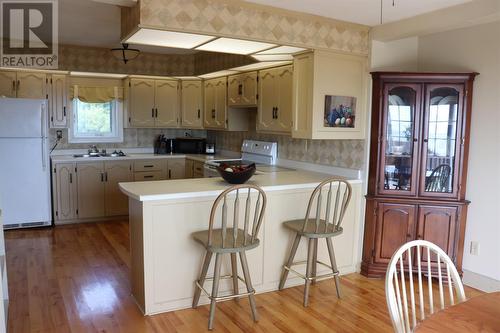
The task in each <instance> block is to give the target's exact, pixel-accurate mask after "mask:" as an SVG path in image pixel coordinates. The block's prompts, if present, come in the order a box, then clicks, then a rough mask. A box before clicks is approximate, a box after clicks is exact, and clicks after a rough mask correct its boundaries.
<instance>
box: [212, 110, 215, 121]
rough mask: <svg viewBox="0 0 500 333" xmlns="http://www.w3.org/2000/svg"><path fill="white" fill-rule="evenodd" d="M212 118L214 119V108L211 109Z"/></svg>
mask: <svg viewBox="0 0 500 333" xmlns="http://www.w3.org/2000/svg"><path fill="white" fill-rule="evenodd" d="M212 119H215V109H212Z"/></svg>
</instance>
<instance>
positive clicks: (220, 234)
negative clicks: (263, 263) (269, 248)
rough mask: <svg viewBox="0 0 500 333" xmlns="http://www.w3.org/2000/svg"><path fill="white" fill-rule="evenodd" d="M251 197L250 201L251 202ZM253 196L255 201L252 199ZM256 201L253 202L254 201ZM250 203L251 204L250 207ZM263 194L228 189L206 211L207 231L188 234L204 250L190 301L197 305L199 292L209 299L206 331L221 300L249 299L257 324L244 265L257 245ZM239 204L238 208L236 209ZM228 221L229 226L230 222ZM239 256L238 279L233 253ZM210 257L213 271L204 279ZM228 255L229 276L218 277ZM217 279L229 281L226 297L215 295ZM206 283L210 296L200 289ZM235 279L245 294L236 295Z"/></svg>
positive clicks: (251, 188) (247, 187) (242, 188)
mask: <svg viewBox="0 0 500 333" xmlns="http://www.w3.org/2000/svg"><path fill="white" fill-rule="evenodd" d="M252 196H253V197H254V200H252ZM255 196H256V197H257V198H255ZM255 199H256V200H255ZM252 201H254V202H255V203H254V204H253V203H252ZM266 201H267V199H266V194H265V193H264V191H263V190H262V189H261V188H260V187H258V186H254V185H236V186H232V187H230V188H228V189H227V190H225V191H224V192H222V193H221V194H220V195H219V196H218V197H217V199H216V200H215V202H214V204H213V206H212V210H211V212H210V220H209V224H208V230H205V231H199V232H195V233H193V234H192V236H193V238H194V240H195V241H197V242H198V243H200V244H202V245H203V246H204V247H205V249H206V254H205V259H204V261H203V265H202V268H201V273H200V277H199V279H198V280H197V281H196V290H195V293H194V298H193V308H196V307H197V306H198V302H199V300H200V294H201V292H202V291H203V292H204V293H205V294H206V295H207V296H208V298H209V299H210V316H209V319H208V329H209V330H211V329H212V328H213V324H214V317H215V307H216V303H217V302H219V301H224V300H228V299H232V298H238V297H243V296H248V297H249V300H250V307H251V309H252V316H253V320H254V321H257V320H258V317H257V307H256V305H255V298H254V294H255V290H254V289H253V287H252V282H251V280H250V272H249V270H248V263H247V257H246V253H245V252H246V251H247V250H251V249H254V248H256V247H257V246H259V239H258V238H257V235H258V234H259V229H260V227H261V224H262V218H263V217H264V211H265V209H266ZM221 202H222V212H221V228H219V229H214V220H215V216H216V214H217V211H218V208H219V206H220V204H221ZM240 202H241V203H242V206H241V207H240ZM229 206H232V208H233V209H232V214H231V215H229V218H228V207H229ZM240 213H243V214H242V216H243V226H242V227H243V229H241V228H240V224H239V222H240V218H239V217H240ZM228 219H229V220H231V219H232V224H231V223H230V221H228ZM237 253H239V256H240V261H241V268H242V270H243V277H244V278H241V277H239V276H238V269H237V262H236V261H237V258H236V254H237ZM213 254H215V269H214V276H213V278H207V277H206V276H207V271H208V266H209V265H210V260H211V259H212V256H213ZM224 254H230V256H231V270H232V274H231V275H228V276H221V263H222V256H223V255H224ZM220 279H232V280H233V294H231V295H226V296H219V281H220ZM206 280H213V284H212V293H211V294H210V293H208V291H206V290H205V289H204V288H203V284H204V283H205V281H206ZM238 280H241V281H243V282H244V283H245V284H246V287H247V292H246V293H239V288H238Z"/></svg>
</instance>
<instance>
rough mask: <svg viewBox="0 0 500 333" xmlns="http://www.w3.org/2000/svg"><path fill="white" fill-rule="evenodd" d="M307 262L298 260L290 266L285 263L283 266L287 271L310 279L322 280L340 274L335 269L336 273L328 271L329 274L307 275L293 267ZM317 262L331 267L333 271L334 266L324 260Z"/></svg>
mask: <svg viewBox="0 0 500 333" xmlns="http://www.w3.org/2000/svg"><path fill="white" fill-rule="evenodd" d="M305 264H307V260H303V261H297V262H294V263H292V264H291V265H290V266H286V265H284V266H283V267H284V268H285V269H286V270H287V271H289V272H292V273H293V274H295V275H297V276H298V277H301V278H302V279H304V280H309V281H313V280H320V279H327V278H331V277H334V276H337V275H339V271H335V272H334V273H327V274H322V275H316V276H311V277H307V276H305V275H304V274H302V273H300V272H298V271H296V270H295V269H293V268H292V267H293V266H298V265H305ZM316 264H320V265H321V266H324V267H326V268H329V269H331V270H332V271H333V268H332V266H330V265H328V264H325V263H324V262H322V261H319V260H317V261H316Z"/></svg>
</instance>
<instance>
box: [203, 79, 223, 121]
mask: <svg viewBox="0 0 500 333" xmlns="http://www.w3.org/2000/svg"><path fill="white" fill-rule="evenodd" d="M226 120H227V77H221V78H215V79H210V80H206V81H205V82H204V127H205V128H211V129H225V128H226V125H227V122H226Z"/></svg>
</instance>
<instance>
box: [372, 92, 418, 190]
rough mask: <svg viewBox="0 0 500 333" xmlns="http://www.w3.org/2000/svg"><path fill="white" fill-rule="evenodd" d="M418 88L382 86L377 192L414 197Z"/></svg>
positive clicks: (416, 171)
mask: <svg viewBox="0 0 500 333" xmlns="http://www.w3.org/2000/svg"><path fill="white" fill-rule="evenodd" d="M420 100H421V86H420V85H418V84H406V83H401V84H399V83H391V84H386V85H385V86H384V110H383V116H382V120H381V124H380V126H382V131H381V133H382V135H381V137H380V138H379V142H380V155H381V156H380V166H379V172H378V183H377V192H378V193H380V194H390V195H406V196H410V195H415V193H416V187H417V184H416V181H417V176H418V169H417V168H418V155H419V149H418V148H419V145H418V142H419V140H420V137H419V134H420V133H419V130H418V129H419V128H420V127H419V123H420V110H421V108H420V104H421V103H420Z"/></svg>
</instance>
